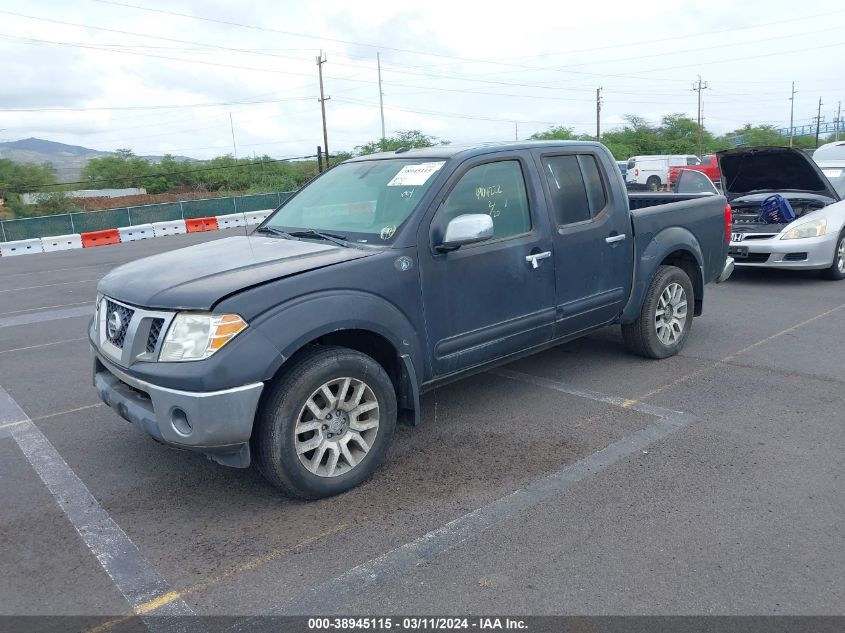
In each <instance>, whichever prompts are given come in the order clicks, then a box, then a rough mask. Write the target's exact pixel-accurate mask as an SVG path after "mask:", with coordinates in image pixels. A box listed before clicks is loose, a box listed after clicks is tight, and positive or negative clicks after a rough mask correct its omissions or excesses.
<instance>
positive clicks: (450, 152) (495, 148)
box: [346, 141, 604, 162]
mask: <svg viewBox="0 0 845 633" xmlns="http://www.w3.org/2000/svg"><path fill="white" fill-rule="evenodd" d="M571 147H599V148H602V149H604V146H603V145H602V144H601V143H597V142H595V141H509V142H496V143H473V144H456V145H435V146H433V147H421V148H416V149H405V148H400V149H397V150H394V151H390V152H378V153H376V154H367V155H365V156H357V157H355V158H351V159H349V160H348V161H346V162H362V161H367V160H385V159H388V158H431V159H441V160H446V159H450V158H460V159H465V158H472V157H474V156H483V155H485V154H494V153H496V152H504V151H515V150H530V149H538V148H539V149H543V148H548V149H556V148H559V149H567V148H571Z"/></svg>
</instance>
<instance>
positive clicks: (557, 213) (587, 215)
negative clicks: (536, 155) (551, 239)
mask: <svg viewBox="0 0 845 633" xmlns="http://www.w3.org/2000/svg"><path fill="white" fill-rule="evenodd" d="M543 174H544V175H545V177H546V182H547V183H548V185H549V193H550V194H551V200H552V208H553V211H554V219H555V223H556V224H557V225H558V226H566V225H568V224H575V223H578V222H586V221H589V220H591V219H592V218H594V217H595V216H596V215H597V214H598V213H599V212H601V210H602V209H604V208H605V206H607V193H606V190H605V187H604V181H603V180H602V177H601V171H600V170H599V166H598V163H597V162H596V159H595V157H594V156H592V155H590V154H579V155H575V154H567V155H565V156H549V157H547V158H544V159H543Z"/></svg>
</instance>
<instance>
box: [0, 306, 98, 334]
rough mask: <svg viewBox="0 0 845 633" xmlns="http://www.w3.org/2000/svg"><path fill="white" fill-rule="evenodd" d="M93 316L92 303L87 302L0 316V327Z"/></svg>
mask: <svg viewBox="0 0 845 633" xmlns="http://www.w3.org/2000/svg"><path fill="white" fill-rule="evenodd" d="M80 316H94V304H93V303H88V304H86V305H84V306H79V307H78V308H63V309H61V310H48V311H46V312H34V313H32V314H16V315H15V316H10V317H0V328H2V327H11V326H13V325H29V324H31V323H44V322H46V321H58V320H59V319H69V318H71V317H80Z"/></svg>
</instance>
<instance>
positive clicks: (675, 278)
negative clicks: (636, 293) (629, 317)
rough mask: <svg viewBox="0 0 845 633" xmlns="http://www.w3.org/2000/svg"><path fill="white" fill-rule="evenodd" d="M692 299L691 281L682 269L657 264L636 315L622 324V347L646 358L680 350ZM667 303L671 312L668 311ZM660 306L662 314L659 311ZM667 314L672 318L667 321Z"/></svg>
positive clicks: (687, 326)
mask: <svg viewBox="0 0 845 633" xmlns="http://www.w3.org/2000/svg"><path fill="white" fill-rule="evenodd" d="M678 289H680V292H678ZM667 297H668V299H667ZM694 300H695V297H694V295H693V288H692V282H691V281H690V278H689V276H688V275H687V274H686V273H685V272H684V271H683V270H681V269H680V268H677V267H676V266H659V267H658V268H657V272H656V273H655V274H654V277H653V278H652V280H651V285H649V287H648V291H646V295H645V300H644V301H643V307H642V308H641V309H640V315H639V317H637V320H636V321H634V322H633V323H625V324H623V325H622V338H623V340H624V341H625V347H626V348H627V349H628V350H629V351H630V352H633V353H634V354H638V355H640V356H646V357H647V358H667V357H669V356H674V355H675V354H677V353H678V352H680V351H681V349H683V347H684V343H686V340H687V338H688V337H689V333H690V329H691V328H692V320H693V319H692V307H693V305H694ZM664 303H666V304H667V306H664ZM669 306H671V312H667V310H669ZM661 310H662V311H663V312H662V314H658V312H659V311H661ZM666 314H671V316H672V320H670V321H668V322H667V317H666ZM675 322H677V324H678V326H679V327H680V331H677V326H675V325H674V324H675ZM670 323H671V324H670Z"/></svg>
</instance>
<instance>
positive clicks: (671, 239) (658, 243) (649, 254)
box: [619, 226, 704, 323]
mask: <svg viewBox="0 0 845 633" xmlns="http://www.w3.org/2000/svg"><path fill="white" fill-rule="evenodd" d="M639 239H641V238H638V240H637V241H638V244H637V245H638V246H640V244H639ZM638 250H639V249H638ZM677 251H681V252H684V253H688V254H689V255H690V256H691V257H692V258H693V259H694V260H695V263H696V266H695V268H696V274H695V275H693V279H691V281H692V285H693V290H694V291H695V303H696V310H695V313H696V315H698V314H700V312H701V309H700V307H701V302H702V299H703V297H704V262H703V260H702V256H701V252H702V251H701V245H700V244H699V242H698V240H697V239H696V237H695V235H693V234H692V232H691V231H689V230H688V229H685V228H683V227H680V226H671V227H669V228H666V229H663V230H662V231H661V232H660V233H658V234H657V235H655V236H654V237H653V238H652V239H651V241H650V242H649V244H648V246H646V247H645V249H644V250H642V251H640V252H641V255H640V256H639V262H638V263H637V267H636V269H635V271H634V283H633V286H632V288H631V296H630V298H629V299H628V304H627V305H626V306H625V309H624V310H623V311H622V316H621V317H620V318H619V321H620V322H621V323H632V322H633V321H635V320H636V319H637V317H638V316H639V315H640V310H641V309H642V306H643V302H644V301H645V295H646V292H648V288H649V286H650V285H651V280H652V279H653V278H654V274H655V273H656V272H657V268H658V267H659V266H660V265H661V264H662V263H663V262H664V261H665V260H666V258H667V257H669V256H670V255H671V254H672V253H675V252H677Z"/></svg>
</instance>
